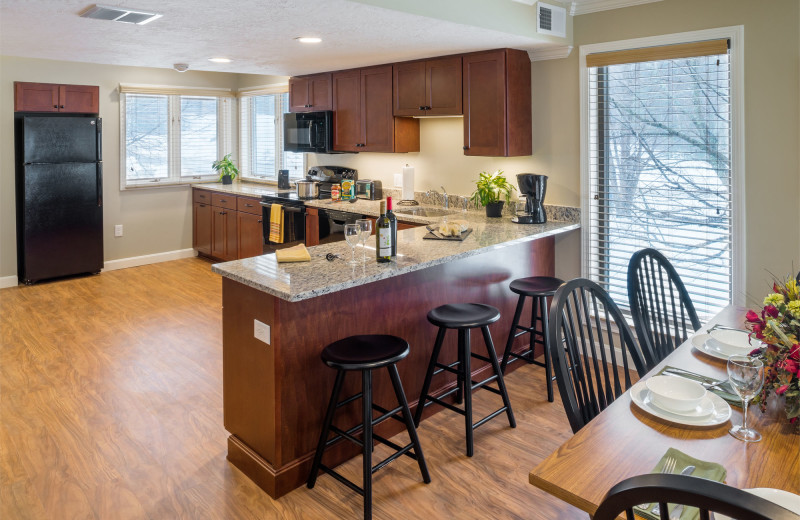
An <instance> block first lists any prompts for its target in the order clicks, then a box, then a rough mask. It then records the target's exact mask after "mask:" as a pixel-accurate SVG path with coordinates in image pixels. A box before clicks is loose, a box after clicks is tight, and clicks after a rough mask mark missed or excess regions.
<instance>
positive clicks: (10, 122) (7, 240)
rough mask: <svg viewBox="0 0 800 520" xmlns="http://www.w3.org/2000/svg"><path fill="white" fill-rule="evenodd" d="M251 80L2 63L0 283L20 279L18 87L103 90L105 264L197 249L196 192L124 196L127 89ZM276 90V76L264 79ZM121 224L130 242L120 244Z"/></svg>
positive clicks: (9, 59) (193, 73)
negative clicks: (122, 116)
mask: <svg viewBox="0 0 800 520" xmlns="http://www.w3.org/2000/svg"><path fill="white" fill-rule="evenodd" d="M248 78H249V76H248V75H238V74H224V73H215V72H197V71H188V72H184V73H179V72H176V71H174V70H170V69H155V68H141V67H121V66H113V65H95V64H89V63H67V62H59V61H50V60H38V59H24V58H14V57H8V56H3V57H0V277H5V276H15V275H16V272H17V267H16V223H15V221H16V219H15V211H14V208H15V198H14V197H15V196H14V113H13V106H14V102H13V99H14V93H13V83H14V81H33V82H42V83H74V84H85V85H99V86H100V116H101V117H102V118H103V167H104V168H103V181H104V182H103V201H104V207H103V229H104V231H103V241H104V249H105V260H106V261H109V260H116V259H121V258H130V257H135V256H141V255H148V254H153V253H164V252H168V251H176V250H180V249H187V248H191V247H192V233H191V232H192V219H191V204H190V190H189V188H188V187H187V186H180V187H170V188H158V189H137V190H128V191H120V189H119V168H120V162H119V161H120V158H119V151H120V150H119V94H118V92H117V88H118V86H119V84H120V83H147V84H154V85H178V86H193V87H201V86H203V87H220V88H230V89H234V90H235V89H237V88H239V86H240V85H239V82H240V81H245V82H246V81H247V80H248ZM257 78H259V80H261V81H262V82H271V81H272V77H271V76H258V77H257ZM115 224H122V225H123V228H124V236H122V237H114V225H115Z"/></svg>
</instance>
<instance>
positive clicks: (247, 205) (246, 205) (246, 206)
mask: <svg viewBox="0 0 800 520" xmlns="http://www.w3.org/2000/svg"><path fill="white" fill-rule="evenodd" d="M244 207H245V208H252V207H253V205H252V204H247V203H245V205H244Z"/></svg>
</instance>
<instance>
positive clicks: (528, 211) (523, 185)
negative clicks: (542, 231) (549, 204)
mask: <svg viewBox="0 0 800 520" xmlns="http://www.w3.org/2000/svg"><path fill="white" fill-rule="evenodd" d="M517 184H518V185H519V194H520V195H519V196H520V197H525V211H523V212H519V211H517V214H516V216H515V217H514V218H512V219H511V222H516V223H517V224H544V223H545V222H547V214H546V213H545V211H544V206H543V204H544V194H545V192H546V191H547V175H536V174H533V173H520V174H518V175H517Z"/></svg>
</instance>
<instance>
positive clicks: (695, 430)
mask: <svg viewBox="0 0 800 520" xmlns="http://www.w3.org/2000/svg"><path fill="white" fill-rule="evenodd" d="M745 313H746V309H743V308H740V307H734V306H728V307H725V308H724V309H723V310H722V311H720V312H719V313H718V314H717V315H716V316H714V318H712V319H711V320H710V321H709V322H708V323H707V324H706V325H704V326H703V327H702V328H701V329H700V330H699V331H697V332H696V333H695V334H700V333H705V332H707V331H708V330H709V329H710V328H711V327H712V326H714V325H723V326H731V327H736V328H744V316H745ZM691 339H692V338H691V337H690V338H689V339H687V341H685V342H684V343H682V344H681V345H680V346H679V347H678V348H676V349H675V350H674V351H673V352H672V353H671V354H669V355H668V356H667V357H666V358H665V359H664V360H662V361H661V362H660V363H659V364H658V365H656V366H655V367H654V368H653V369H652V370H650V371H649V372H648V373H647V374H646V375H645V376H644V377H643V378H642V380H644V379H645V378H648V377H651V376H653V375H656V374H658V373H659V372H660V371H661V370H662V369H663V368H665V367H666V366H670V367H678V368H680V369H684V370H688V371H691V372H694V373H696V374H702V375H706V376H709V377H710V378H714V379H718V380H723V379H726V378H727V363H726V361H725V360H724V359H718V358H716V357H712V356H709V355H708V354H706V353H704V352H701V351H700V350H701V349H698V348H695V347H694V346H693V345H692V341H691ZM731 408H732V414H731V417H730V420H728V421H726V422H724V423H723V424H719V425H716V426H710V427H697V426H685V425H682V424H675V423H672V422H668V421H666V420H663V419H660V418H658V417H656V416H655V415H651V414H650V413H647V412H645V411H643V410H642V409H640V408H639V406H637V405H636V404H635V403H634V402H633V400H632V397H631V392H630V390H628V391H626V392H625V393H623V394H622V395H621V396H620V397H618V398H617V399H616V400H615V401H614V402H613V403H611V404H610V405H609V406H608V407H607V408H606V409H605V410H603V411H602V412H601V413H600V414H599V415H597V416H596V417H595V418H594V419H592V420H591V421H590V422H589V423H588V424H587V425H586V426H584V427H583V428H582V429H581V430H579V431H578V432H577V433H576V434H575V435H573V436H572V437H571V438H570V439H569V440H567V441H566V442H565V443H564V444H562V445H561V446H560V447H559V448H558V449H557V450H556V451H554V452H553V453H551V454H550V455H549V456H548V457H547V458H546V459H544V460H543V461H542V462H541V463H540V464H539V465H537V466H536V467H535V468H533V470H531V472H530V474H529V481H530V483H531V484H533V485H534V486H536V487H538V488H540V489H542V490H544V491H546V492H547V493H549V494H551V495H553V496H555V497H557V498H559V499H561V500H563V501H565V502H567V503H569V504H571V505H573V506H575V507H578V508H580V509H582V510H583V511H586V512H587V513H589V515H594V513H595V511H596V510H597V508H598V506H599V505H600V503H601V502H602V501H603V498H604V497H605V496H606V494H607V493H608V491H609V490H610V489H611V488H612V487H613V486H614V485H615V484H617V483H618V482H620V481H622V480H624V479H626V478H629V477H633V476H636V475H641V474H646V473H651V472H652V471H653V469H654V467H655V466H656V464H657V463H658V462H659V460H660V459H661V458H662V456H664V454H665V452H666V451H667V449H669V448H675V449H677V450H680V451H681V452H683V453H685V454H687V455H690V456H691V457H694V458H696V459H700V460H704V461H709V462H715V463H718V464H721V465H722V466H724V467H725V469H726V470H727V477H726V479H725V482H726V483H727V484H728V485H731V486H733V487H736V488H740V489H749V488H775V489H782V490H785V491H788V492H791V493H795V494H800V434H797V433H796V432H795V429H794V426H793V425H791V424H789V421H788V419H787V418H786V415H785V413H784V410H783V408H782V406H781V405H780V404H779V402H778V400H777V399H775V398H774V396H773V398H772V399H768V401H767V409H766V411H764V412H762V411H761V410H760V409H759V406H757V405H754V404H752V403H751V404H750V407H749V409H748V425H750V426H752V427H754V428H755V429H756V430H758V431H759V432H760V433H761V435H762V440H761V441H760V442H743V441H740V440H737V439H735V438H734V437H733V436H731V435H730V434H729V433H728V430H729V429H730V427H731V425H732V424H741V422H742V409H741V408H740V407H737V406H732V407H731Z"/></svg>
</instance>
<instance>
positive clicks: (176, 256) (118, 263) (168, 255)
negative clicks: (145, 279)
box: [103, 248, 197, 271]
mask: <svg viewBox="0 0 800 520" xmlns="http://www.w3.org/2000/svg"><path fill="white" fill-rule="evenodd" d="M193 256H197V252H196V251H195V250H194V249H192V248H189V249H178V250H176V251H166V252H164V253H154V254H152V255H142V256H132V257H130V258H120V259H119V260H109V261H107V262H105V263H104V265H103V271H116V270H117V269H126V268H128V267H137V266H140V265H147V264H157V263H159V262H168V261H170V260H180V259H181V258H191V257H193Z"/></svg>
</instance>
